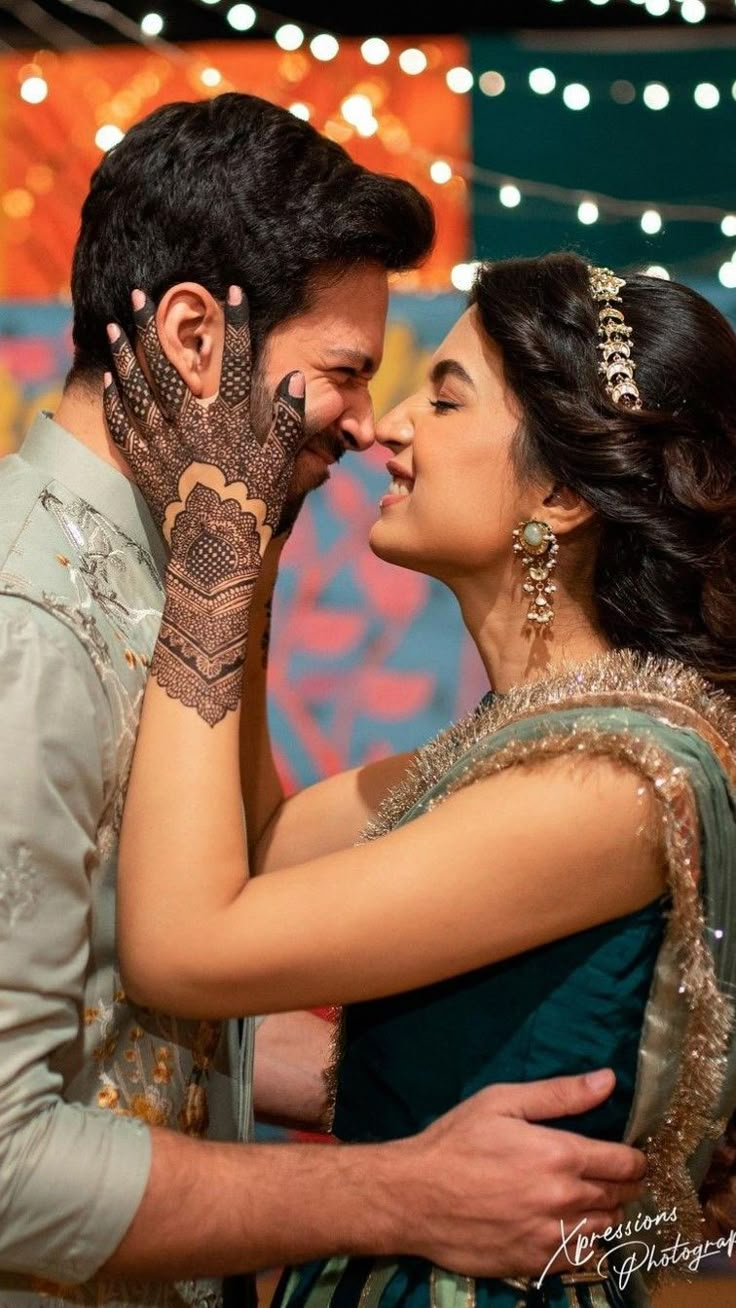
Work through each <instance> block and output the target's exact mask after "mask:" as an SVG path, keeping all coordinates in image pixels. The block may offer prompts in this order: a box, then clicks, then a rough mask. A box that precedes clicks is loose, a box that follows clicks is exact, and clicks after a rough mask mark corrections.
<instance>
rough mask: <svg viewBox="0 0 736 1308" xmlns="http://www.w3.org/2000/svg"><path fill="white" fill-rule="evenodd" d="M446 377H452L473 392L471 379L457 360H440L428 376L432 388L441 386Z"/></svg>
mask: <svg viewBox="0 0 736 1308" xmlns="http://www.w3.org/2000/svg"><path fill="white" fill-rule="evenodd" d="M446 377H454V379H455V380H456V381H460V382H463V384H464V385H465V386H470V387H471V389H472V390H475V384H474V382H473V378H472V377H471V376H470V374H469V373H468V372H466V370H465V368H463V365H462V364H461V363H458V361H457V359H440V360H439V361H438V362H437V363H436V364H435V365H434V367H433V369H432V371H431V372H430V374H429V380H430V382H431V383H432V385H433V386H441V385H442V383H443V381H444V380H445V378H446Z"/></svg>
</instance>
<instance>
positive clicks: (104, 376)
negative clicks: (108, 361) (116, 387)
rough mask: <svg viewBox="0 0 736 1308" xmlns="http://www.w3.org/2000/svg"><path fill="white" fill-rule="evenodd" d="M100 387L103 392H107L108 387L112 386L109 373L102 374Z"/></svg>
mask: <svg viewBox="0 0 736 1308" xmlns="http://www.w3.org/2000/svg"><path fill="white" fill-rule="evenodd" d="M102 385H103V386H104V387H105V390H107V388H108V386H112V373H111V372H104V373H103V374H102Z"/></svg>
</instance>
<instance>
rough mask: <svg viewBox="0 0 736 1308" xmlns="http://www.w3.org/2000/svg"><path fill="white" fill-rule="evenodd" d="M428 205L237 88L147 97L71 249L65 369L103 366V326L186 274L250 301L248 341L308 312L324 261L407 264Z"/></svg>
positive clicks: (98, 181)
mask: <svg viewBox="0 0 736 1308" xmlns="http://www.w3.org/2000/svg"><path fill="white" fill-rule="evenodd" d="M433 238H434V217H433V214H432V208H431V205H430V204H429V202H428V200H426V199H425V198H424V196H422V195H421V194H420V193H419V191H417V190H416V189H415V188H414V187H413V186H411V185H410V183H409V182H404V181H401V180H399V179H398V178H395V177H387V176H382V175H380V174H378V173H372V172H369V171H368V170H367V169H366V168H362V167H361V166H360V165H359V164H356V163H354V162H353V160H352V159H351V158H350V157H349V155H348V154H347V153H346V152H345V151H344V150H343V149H342V147H341V146H339V145H336V144H335V143H334V142H333V141H329V140H327V139H326V138H325V137H323V136H320V134H319V133H318V132H317V131H315V129H314V128H313V127H311V126H310V125H309V123H305V122H303V121H301V120H300V119H298V118H296V117H295V116H294V115H293V114H291V113H289V112H288V111H287V110H285V109H281V108H279V107H278V106H277V105H273V104H270V103H269V102H268V101H267V100H261V99H259V98H257V97H256V96H251V95H240V94H237V93H233V94H228V95H220V96H217V97H216V98H215V99H212V100H204V101H195V102H182V103H178V104H169V105H165V106H164V107H163V108H161V109H157V110H155V112H154V113H152V114H150V115H149V116H148V117H147V118H144V119H143V121H142V122H140V123H138V124H136V126H135V127H133V128H131V130H130V131H129V132H128V134H127V135H126V137H125V138H124V140H123V141H121V143H120V144H119V145H117V146H115V148H114V149H112V150H111V151H110V152H109V153H108V154H107V155H106V156H105V158H104V159H103V161H102V163H101V164H100V165H99V167H98V168H97V170H96V172H95V173H94V175H93V177H92V183H91V186H90V191H89V195H88V196H87V198H86V200H85V202H84V206H83V208H82V225H81V230H80V233H79V239H78V241H77V246H76V250H75V252H74V265H73V270H72V298H73V302H74V346H75V353H74V366H73V369H72V372H71V374H70V380H71V379H73V378H82V377H84V376H88V377H89V376H93V375H95V374H97V373H99V371H100V370H102V369H104V368H106V367H108V366H109V354H108V347H107V337H106V334H105V326H106V324H107V323H108V322H109V321H110V320H111V319H115V320H116V321H117V322H119V323H121V324H122V326H123V327H124V328H125V329H126V330H127V331H128V332H131V331H132V326H133V324H132V315H131V308H130V293H131V290H132V289H133V288H134V287H141V288H142V289H144V290H146V291H147V292H148V293H149V295H151V296H152V298H153V299H154V300H155V301H158V300H159V299H160V297H161V296H162V295H163V294H164V292H165V291H166V290H167V289H168V288H169V287H170V286H174V285H176V283H177V282H181V281H196V282H200V283H201V284H202V285H203V286H205V287H207V289H208V290H209V291H210V292H211V293H212V295H214V296H215V297H216V298H217V299H220V300H224V298H225V296H226V294H227V288H228V286H230V285H231V284H234V285H240V286H242V287H243V288H244V289H245V291H246V293H247V295H248V297H249V300H250V305H251V318H252V324H253V332H254V343H255V347H256V349H258V346H259V343H260V342H262V341H263V339H264V338H265V336H267V335H268V333H269V332H270V331H271V330H272V329H273V328H274V327H275V326H276V325H277V324H278V323H281V322H284V321H285V320H286V319H288V318H291V317H293V316H294V315H295V314H298V313H301V312H303V311H304V310H305V309H306V308H308V306H309V303H310V297H311V292H312V291H313V290H314V289H315V287H316V286H317V285H318V284H319V277H320V274H321V273H322V274H329V273H331V272H333V271H334V272H335V273H339V271H340V270H341V269H346V268H348V267H351V266H353V265H356V264H361V263H367V262H374V263H377V264H380V265H381V266H382V267H384V268H385V269H386V270H387V271H390V272H394V271H402V270H404V269H407V268H412V267H414V266H415V265H416V264H417V263H419V262H420V261H421V260H422V259H424V258H425V257H426V255H427V253H428V252H429V250H430V248H431V246H432V241H433Z"/></svg>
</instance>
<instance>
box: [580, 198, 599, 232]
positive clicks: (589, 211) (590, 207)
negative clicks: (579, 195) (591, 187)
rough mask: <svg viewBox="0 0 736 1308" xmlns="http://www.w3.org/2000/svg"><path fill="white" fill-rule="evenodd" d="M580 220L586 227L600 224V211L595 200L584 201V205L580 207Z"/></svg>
mask: <svg viewBox="0 0 736 1308" xmlns="http://www.w3.org/2000/svg"><path fill="white" fill-rule="evenodd" d="M578 218H579V219H580V222H581V223H584V224H585V226H586V227H590V226H592V224H593V223H597V222H598V219H599V218H600V210H599V208H598V205H597V204H596V203H595V201H594V200H583V202H582V204H580V205H579V206H578Z"/></svg>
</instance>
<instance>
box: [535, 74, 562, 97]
mask: <svg viewBox="0 0 736 1308" xmlns="http://www.w3.org/2000/svg"><path fill="white" fill-rule="evenodd" d="M529 85H530V87H531V88H532V90H533V91H535V92H536V94H537V95H549V94H550V93H551V92H552V91H554V89H555V87H556V85H557V78H556V77H555V75H554V73H553V72H552V70H551V68H532V71H531V72H530V74H529Z"/></svg>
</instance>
